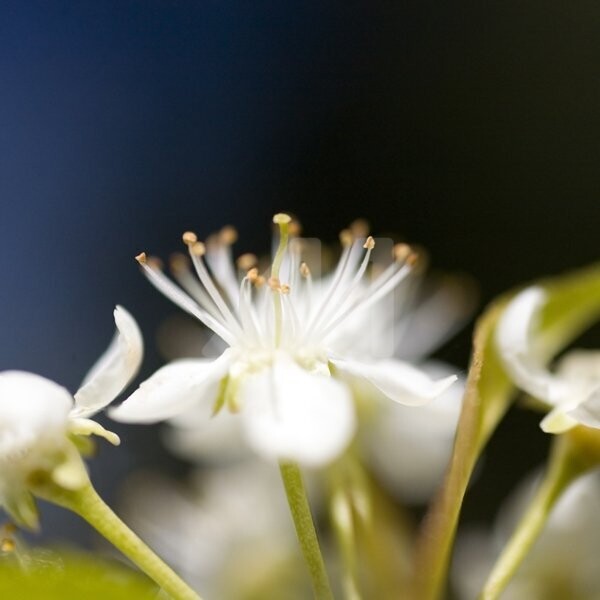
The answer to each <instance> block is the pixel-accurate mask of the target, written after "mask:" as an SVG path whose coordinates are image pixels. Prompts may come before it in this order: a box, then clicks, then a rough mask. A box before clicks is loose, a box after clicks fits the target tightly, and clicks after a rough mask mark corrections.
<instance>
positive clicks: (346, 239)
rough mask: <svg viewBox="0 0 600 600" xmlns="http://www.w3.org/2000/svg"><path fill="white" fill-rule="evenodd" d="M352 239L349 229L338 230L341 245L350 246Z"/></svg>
mask: <svg viewBox="0 0 600 600" xmlns="http://www.w3.org/2000/svg"><path fill="white" fill-rule="evenodd" d="M353 241H354V236H353V235H352V232H351V231H350V230H349V229H342V231H340V242H341V244H342V246H344V247H348V246H352V242H353Z"/></svg>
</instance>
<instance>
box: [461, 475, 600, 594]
mask: <svg viewBox="0 0 600 600" xmlns="http://www.w3.org/2000/svg"><path fill="white" fill-rule="evenodd" d="M537 483H539V482H538V481H537V478H532V479H529V480H528V481H526V482H525V485H522V486H520V487H519V488H518V489H517V491H516V493H515V495H514V497H513V498H511V499H510V500H509V502H508V503H507V504H506V505H505V506H503V507H502V509H501V511H500V513H499V518H498V519H497V522H496V524H495V527H494V530H493V532H491V533H490V532H486V531H477V530H474V531H470V532H466V533H464V534H461V535H460V536H459V539H458V542H457V546H456V551H455V557H454V565H453V569H452V580H453V584H454V587H455V589H456V592H457V597H458V598H460V599H461V600H474V599H475V598H477V597H478V594H479V592H480V591H481V589H482V587H483V585H484V583H485V580H486V577H487V576H488V575H489V573H490V571H491V569H492V567H493V565H494V562H495V560H496V559H497V557H498V555H499V553H500V552H501V551H502V548H503V547H504V545H505V544H506V543H507V541H508V539H509V537H510V535H511V534H512V532H513V531H514V528H515V526H516V524H517V522H518V519H519V518H520V517H521V515H522V514H523V512H524V510H525V509H526V507H527V504H528V501H529V500H531V498H532V496H533V493H534V491H535V488H536V487H537V486H536V485H535V484H537ZM598 502H600V478H599V476H598V473H597V472H594V473H590V474H588V475H586V476H584V477H582V478H581V479H579V480H577V481H576V482H575V483H573V484H572V485H571V486H569V488H568V489H567V490H566V491H565V493H564V494H563V496H562V497H561V498H560V500H559V501H558V502H557V504H556V506H555V507H554V509H553V510H552V513H551V515H550V517H549V519H548V522H547V523H546V525H545V527H544V529H543V531H542V533H541V534H540V536H539V538H538V539H537V540H536V542H535V544H534V545H533V547H532V549H531V551H530V552H529V554H528V555H527V557H526V558H525V560H524V561H523V563H522V565H521V566H520V567H519V568H518V570H517V572H516V573H515V576H514V578H513V579H512V581H511V582H510V584H509V585H508V587H507V588H506V590H505V591H504V592H503V594H502V600H523V599H527V600H564V599H567V598H569V599H571V598H573V599H575V598H581V599H584V598H589V599H591V598H598V597H599V595H600V570H599V569H598V564H597V563H598V561H597V557H598V554H599V553H600V522H599V521H598Z"/></svg>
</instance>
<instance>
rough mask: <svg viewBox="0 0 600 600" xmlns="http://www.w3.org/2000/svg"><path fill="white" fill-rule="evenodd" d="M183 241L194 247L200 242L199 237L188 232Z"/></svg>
mask: <svg viewBox="0 0 600 600" xmlns="http://www.w3.org/2000/svg"><path fill="white" fill-rule="evenodd" d="M181 239H182V240H183V243H184V244H185V245H186V246H192V245H193V244H195V243H196V242H197V241H198V236H197V235H196V234H195V233H194V232H193V231H186V232H185V233H184V234H183V235H182V236H181Z"/></svg>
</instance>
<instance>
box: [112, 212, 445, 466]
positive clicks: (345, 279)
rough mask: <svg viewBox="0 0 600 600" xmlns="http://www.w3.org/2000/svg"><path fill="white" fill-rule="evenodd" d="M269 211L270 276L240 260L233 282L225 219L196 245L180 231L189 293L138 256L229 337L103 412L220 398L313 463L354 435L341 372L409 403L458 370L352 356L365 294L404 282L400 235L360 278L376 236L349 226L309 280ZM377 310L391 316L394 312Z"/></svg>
mask: <svg viewBox="0 0 600 600" xmlns="http://www.w3.org/2000/svg"><path fill="white" fill-rule="evenodd" d="M274 222H275V223H277V224H278V225H279V228H280V242H279V245H278V248H277V251H276V252H275V256H274V259H273V264H272V267H271V272H270V276H269V278H268V280H265V278H264V277H262V276H261V275H259V272H258V269H256V268H250V269H249V270H248V271H247V272H246V274H245V275H244V276H243V277H242V280H241V285H238V282H237V278H236V270H235V266H234V263H233V261H232V260H231V243H232V241H233V239H234V236H233V233H232V230H231V229H226V230H224V231H223V232H221V235H220V236H219V237H218V239H215V240H212V241H210V242H209V243H208V244H207V245H206V246H205V245H204V244H202V243H200V242H198V241H197V238H196V236H195V234H192V233H190V232H188V233H186V234H184V241H185V242H186V243H187V245H188V249H189V254H190V257H191V260H192V262H193V264H194V267H195V269H196V273H197V275H198V278H199V280H200V281H198V280H196V279H195V278H194V277H193V276H192V274H191V272H190V271H189V270H188V269H186V268H185V267H183V266H182V265H181V261H178V263H179V264H178V265H177V268H176V269H175V275H176V277H177V279H178V281H179V283H180V284H181V286H182V287H183V288H185V289H186V291H187V292H188V294H189V295H187V294H185V293H184V292H183V291H182V290H181V289H180V288H179V287H177V286H176V285H175V284H174V283H172V282H171V281H170V280H169V279H168V278H167V277H166V276H165V275H164V274H163V273H162V271H161V270H160V267H159V266H158V265H157V263H156V261H154V260H148V259H146V256H145V255H140V257H138V258H139V261H140V263H141V265H142V267H143V269H144V272H145V274H146V276H147V277H148V279H149V280H150V281H151V282H152V283H153V284H154V285H155V286H156V287H157V288H158V289H159V290H160V291H161V292H163V293H164V294H165V295H166V296H167V297H169V298H170V299H171V300H173V301H174V302H175V303H177V304H178V305H179V306H180V307H181V308H183V309H184V310H186V311H188V312H189V313H190V314H192V315H193V316H195V317H196V318H198V320H200V321H201V322H202V323H204V324H205V325H206V326H208V327H209V328H210V329H212V330H213V331H214V332H215V333H216V334H217V335H219V336H220V337H221V338H222V339H223V341H224V342H226V343H227V344H228V346H229V347H228V348H227V349H226V350H225V351H224V352H223V353H222V354H221V355H220V356H219V357H218V358H216V359H215V360H208V359H189V360H180V361H175V362H173V363H171V364H169V365H167V366H165V367H163V368H162V369H160V370H159V371H157V372H156V373H155V374H154V375H153V376H152V377H150V379H148V380H147V381H146V382H144V383H143V384H142V385H141V386H140V388H139V389H138V390H137V391H136V392H134V394H132V396H130V398H128V399H127V400H126V401H125V402H124V403H123V404H122V405H121V406H119V407H117V408H116V409H113V410H112V411H111V416H112V417H113V418H115V419H116V420H119V421H126V422H142V423H150V422H156V421H160V420H165V419H171V418H173V417H175V416H176V415H182V418H181V420H182V421H184V420H187V419H190V420H191V421H193V422H194V424H195V426H198V425H199V424H200V423H201V422H202V421H203V420H204V421H205V422H206V421H208V420H210V418H211V417H212V416H213V415H214V414H215V413H217V412H221V409H222V408H224V407H225V408H228V409H229V410H230V411H231V412H233V413H235V412H238V411H239V417H240V419H239V425H240V427H241V429H242V431H243V433H244V436H245V438H246V440H247V442H248V444H249V445H250V446H251V447H252V448H253V449H254V450H255V451H256V452H257V453H259V454H261V455H262V456H265V457H269V458H271V457H276V458H279V459H289V460H294V461H298V462H300V463H303V464H306V465H312V466H320V465H323V464H325V463H327V462H329V461H331V460H333V459H334V458H335V457H337V456H338V455H339V454H340V453H341V452H342V451H343V450H344V449H345V447H346V446H347V445H348V443H349V442H350V440H351V438H352V436H353V434H354V430H355V426H356V423H355V414H354V405H353V402H352V396H351V393H350V390H349V388H348V385H347V384H346V383H345V382H344V381H343V380H345V379H346V378H352V379H358V380H362V381H363V382H365V384H366V385H368V386H369V387H370V388H371V389H373V390H374V391H377V392H378V393H380V394H383V395H384V396H386V397H387V398H390V399H392V400H394V401H396V402H398V403H400V404H407V405H413V406H414V405H421V404H424V403H426V402H428V401H430V400H432V399H433V398H435V397H437V396H439V395H440V394H441V393H443V392H444V391H445V390H446V389H447V388H448V387H449V385H450V384H451V383H453V382H454V381H455V380H456V377H455V376H448V377H445V378H443V379H441V380H437V381H435V380H432V379H431V378H430V377H429V376H428V375H427V374H426V373H425V372H423V371H422V370H420V369H417V368H415V367H413V366H411V365H410V364H408V363H406V362H403V361H400V360H398V359H396V358H385V359H381V358H379V357H377V358H378V359H377V360H373V358H374V357H373V356H372V355H371V356H368V355H361V356H357V353H356V349H357V348H358V347H359V346H360V344H361V342H362V341H364V339H363V338H366V337H368V336H367V332H366V331H365V329H364V327H361V326H359V327H356V324H359V325H360V324H362V325H363V326H364V324H365V320H364V317H361V316H360V315H361V314H362V315H364V314H366V312H365V311H367V310H368V309H369V308H372V307H374V306H375V305H377V311H381V310H384V309H385V306H383V305H382V304H381V301H382V300H383V299H384V298H386V297H388V296H389V295H390V294H391V292H392V291H393V290H394V289H395V288H397V287H398V286H399V285H400V284H401V283H402V282H404V281H406V279H407V277H408V276H409V274H410V273H411V271H412V267H413V266H414V263H415V259H416V255H415V254H414V253H413V252H412V250H411V249H410V248H409V247H408V246H406V245H404V244H400V245H398V246H396V247H395V257H396V260H395V261H394V262H393V263H392V264H391V265H389V266H388V267H387V268H386V269H385V270H383V272H381V273H380V274H379V275H378V276H377V277H376V278H374V280H373V281H371V282H368V283H367V282H366V273H367V269H368V267H369V262H370V257H371V252H372V250H373V248H374V247H375V241H374V240H373V238H372V237H366V238H365V237H364V236H360V237H358V236H355V235H353V234H352V233H351V232H350V231H347V232H345V233H344V234H343V236H342V241H343V243H344V249H343V252H342V256H341V258H340V260H339V263H338V265H337V267H336V268H335V270H334V272H333V274H332V275H331V276H330V277H329V278H328V279H326V280H323V281H320V282H317V281H315V282H313V280H312V275H311V271H310V269H309V267H308V266H307V264H306V263H304V262H302V259H301V247H300V244H296V243H294V242H297V241H298V240H295V239H293V240H292V244H291V247H290V244H289V243H288V241H289V239H288V229H289V226H290V218H289V217H288V216H287V215H282V214H280V215H276V216H275V217H274ZM204 259H205V260H206V263H205V260H204ZM246 266H249V265H246ZM209 268H210V270H211V271H212V275H211V274H210V273H209ZM265 284H266V285H265ZM373 312H375V311H373ZM383 320H384V321H386V322H393V318H392V315H389V316H388V315H386V316H385V318H384V319H383ZM379 322H381V319H380V320H379ZM351 332H353V335H352V336H351V335H350V333H351ZM219 417H220V415H219Z"/></svg>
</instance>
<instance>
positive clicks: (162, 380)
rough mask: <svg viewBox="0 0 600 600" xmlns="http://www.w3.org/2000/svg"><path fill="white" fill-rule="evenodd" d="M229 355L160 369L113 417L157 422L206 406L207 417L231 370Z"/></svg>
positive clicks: (131, 420)
mask: <svg viewBox="0 0 600 600" xmlns="http://www.w3.org/2000/svg"><path fill="white" fill-rule="evenodd" d="M229 363H230V358H229V353H228V352H224V353H223V354H222V355H221V356H220V357H219V358H218V359H217V360H204V359H197V360H177V361H175V362H172V363H170V364H168V365H166V366H165V367H163V368H162V369H159V370H158V371H156V373H154V375H152V376H151V377H150V378H149V379H147V380H146V381H144V382H143V383H142V384H141V385H140V387H139V388H138V389H137V390H136V391H135V392H134V393H133V394H132V395H131V396H129V398H127V400H125V402H123V404H121V405H120V406H118V407H117V408H113V409H112V410H111V411H110V412H109V416H110V417H111V418H112V419H114V420H115V421H122V422H125V423H156V422H158V421H163V420H165V419H169V418H172V417H174V416H175V415H177V414H180V413H183V412H185V411H186V410H190V408H191V407H193V406H194V405H198V406H199V407H204V409H205V412H206V415H207V418H208V416H209V415H210V413H211V411H212V407H213V404H214V401H215V399H216V397H217V393H218V387H219V382H220V380H221V379H222V378H223V377H224V376H225V375H226V373H227V370H228V368H229Z"/></svg>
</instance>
